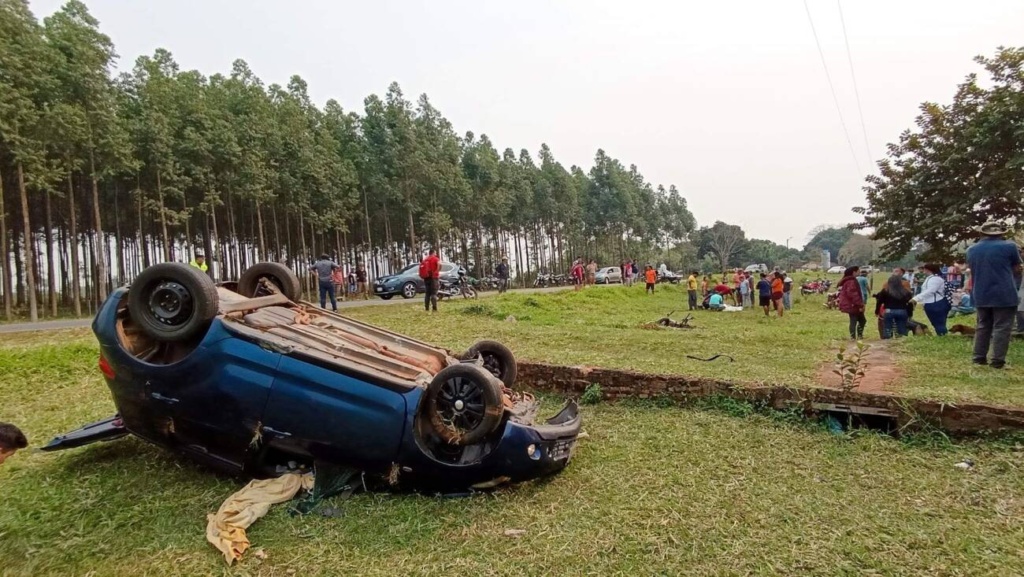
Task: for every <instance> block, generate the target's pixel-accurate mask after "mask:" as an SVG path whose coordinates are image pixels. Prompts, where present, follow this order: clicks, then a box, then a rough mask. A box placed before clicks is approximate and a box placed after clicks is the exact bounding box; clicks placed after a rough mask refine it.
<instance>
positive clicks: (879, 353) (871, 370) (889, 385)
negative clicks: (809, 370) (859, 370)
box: [816, 341, 903, 395]
mask: <svg viewBox="0 0 1024 577" xmlns="http://www.w3.org/2000/svg"><path fill="white" fill-rule="evenodd" d="M870 347H871V348H869V349H868V350H867V352H865V353H864V363H865V365H866V366H865V369H864V378H863V379H861V381H860V383H859V384H858V386H857V388H856V389H855V390H856V391H858V392H861V393H878V394H883V395H884V394H891V393H894V392H897V391H898V390H899V385H898V382H897V381H898V380H899V378H900V377H901V376H903V374H902V372H901V371H900V369H899V367H898V366H896V357H895V355H893V353H892V350H891V349H890V348H889V343H888V342H886V341H877V342H873V343H870ZM847 350H848V351H849V350H850V349H847ZM837 352H838V349H837ZM835 369H836V366H835V361H829V362H827V363H824V364H822V365H821V366H820V367H818V374H817V379H816V381H817V383H818V384H819V385H821V386H823V387H828V388H830V389H839V388H841V387H840V383H841V382H842V381H841V379H840V378H839V375H837V374H835V373H834V372H833V371H835Z"/></svg>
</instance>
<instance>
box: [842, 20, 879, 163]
mask: <svg viewBox="0 0 1024 577" xmlns="http://www.w3.org/2000/svg"><path fill="white" fill-rule="evenodd" d="M836 4H837V5H839V22H841V23H842V25H843V40H844V41H845V42H846V60H847V62H849V63H850V77H851V78H853V93H854V94H855V95H856V96H857V114H859V115H860V130H861V132H863V133H864V148H865V149H866V150H867V151H868V161H869V162H870V161H871V159H873V158H874V156H873V155H872V154H871V145H869V144H868V129H867V126H866V125H865V124H864V109H863V108H861V106H860V89H859V88H857V75H856V74H855V73H854V72H853V55H852V54H851V53H850V37H849V36H847V35H846V19H845V18H843V0H836Z"/></svg>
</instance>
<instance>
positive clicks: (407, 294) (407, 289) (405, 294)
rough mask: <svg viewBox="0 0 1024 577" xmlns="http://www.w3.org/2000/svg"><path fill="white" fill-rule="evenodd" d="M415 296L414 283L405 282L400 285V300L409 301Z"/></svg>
mask: <svg viewBox="0 0 1024 577" xmlns="http://www.w3.org/2000/svg"><path fill="white" fill-rule="evenodd" d="M415 296H416V283H414V282H407V283H405V284H404V285H402V298H404V299H411V298H413V297H415Z"/></svg>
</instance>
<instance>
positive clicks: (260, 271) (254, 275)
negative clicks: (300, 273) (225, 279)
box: [238, 262, 302, 302]
mask: <svg viewBox="0 0 1024 577" xmlns="http://www.w3.org/2000/svg"><path fill="white" fill-rule="evenodd" d="M261 279H267V280H268V281H270V282H271V283H273V285H274V286H276V287H277V290H279V291H281V294H283V295H284V296H286V297H288V300H291V301H296V302H297V301H298V300H299V299H300V298H302V287H300V286H299V277H297V276H295V273H294V272H292V269H290V268H288V267H286V266H284V265H283V264H281V263H276V262H258V263H256V264H254V265H252V266H251V267H249V268H247V269H245V271H244V272H243V273H242V276H241V278H239V279H238V294H240V295H242V296H246V297H249V298H253V297H257V296H260V291H261V287H260V280H261Z"/></svg>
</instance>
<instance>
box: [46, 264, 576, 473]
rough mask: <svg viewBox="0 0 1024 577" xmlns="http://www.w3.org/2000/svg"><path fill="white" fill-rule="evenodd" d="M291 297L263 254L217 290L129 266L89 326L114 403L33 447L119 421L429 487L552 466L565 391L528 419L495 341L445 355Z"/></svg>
mask: <svg viewBox="0 0 1024 577" xmlns="http://www.w3.org/2000/svg"><path fill="white" fill-rule="evenodd" d="M298 296H299V281H298V278H296V277H295V275H294V274H292V273H291V271H289V270H288V269H287V268H285V267H284V266H282V265H279V264H276V263H261V264H258V265H255V266H253V267H252V268H250V269H248V270H246V271H245V273H244V274H243V275H242V277H241V278H240V279H239V281H238V282H237V283H224V284H222V285H219V286H217V285H214V283H213V282H212V281H211V280H210V278H209V277H208V276H206V275H205V274H203V273H201V272H200V271H199V270H198V269H195V268H192V267H188V266H186V265H184V264H180V263H165V264H158V265H154V266H151V267H149V268H147V269H145V270H144V271H143V272H142V273H141V274H140V275H139V276H138V278H137V279H136V280H135V282H133V283H132V285H131V287H129V288H120V289H118V290H116V291H114V292H113V294H111V295H110V297H109V298H108V299H107V300H106V302H105V303H104V304H103V305H102V306H101V308H100V309H99V311H98V314H97V315H96V318H95V320H94V321H93V325H92V328H93V332H94V333H95V334H96V338H97V339H98V341H99V344H100V356H99V368H100V370H101V371H102V373H103V376H104V378H105V379H106V383H107V385H108V386H109V387H110V391H111V393H112V397H113V401H114V406H115V407H116V409H117V414H116V415H115V416H113V417H111V418H109V419H105V420H103V421H99V422H97V423H92V424H90V425H86V426H85V427H82V428H81V429H78V430H76V431H73V432H71V433H68V434H66V435H62V436H59V437H57V438H55V439H53V441H51V442H50V444H49V445H48V446H46V447H45V450H51V451H52V450H59V449H67V448H72V447H78V446H82V445H85V444H88V443H92V442H95V441H101V440H112V439H115V438H118V437H122V436H125V435H126V434H129V433H130V434H133V435H135V436H137V437H139V438H141V439H144V440H146V441H149V442H151V443H154V444H156V445H159V446H161V447H165V448H168V449H173V450H175V451H180V452H181V453H184V454H186V455H187V456H189V457H191V458H193V459H195V460H197V461H200V462H202V463H205V464H207V465H210V466H212V467H215V468H217V469H221V470H225V471H228V472H231V473H236V474H242V475H245V476H251V477H266V476H273V475H274V474H275V471H278V470H279V466H280V465H282V464H285V463H288V462H297V463H300V464H303V465H308V466H310V467H313V468H314V469H316V468H317V467H318V465H320V464H325V465H330V466H332V467H336V466H344V467H348V468H353V469H358V470H361V471H363V472H365V473H366V474H367V476H368V478H371V479H378V480H381V482H384V481H383V480H384V479H387V482H388V483H389V484H390V485H391V486H394V487H396V488H404V487H410V488H417V489H420V488H425V489H437V490H443V491H449V490H458V489H465V488H469V487H474V486H480V484H484V486H492V485H494V484H496V483H500V482H505V481H512V482H515V481H522V480H526V479H531V478H535V477H540V476H544V475H549V474H553V473H556V472H558V471H560V470H562V469H563V468H564V467H565V466H566V465H567V464H568V462H569V458H570V456H571V454H572V450H573V447H574V445H575V442H576V437H577V435H578V434H579V431H580V416H579V414H578V409H577V406H576V403H575V402H572V401H570V402H568V403H566V405H565V406H564V407H563V408H562V409H561V411H559V412H558V414H557V415H556V416H555V417H553V418H552V419H549V420H547V421H543V422H540V423H535V422H534V418H535V415H536V412H537V404H536V403H535V402H534V400H533V398H532V397H531V396H530V395H529V394H528V393H523V392H520V391H517V390H516V389H515V388H514V387H515V379H516V372H517V367H516V361H515V358H514V356H513V355H512V353H511V351H509V350H508V349H507V348H506V347H504V346H502V345H501V344H499V343H495V342H492V341H481V342H479V343H477V344H476V345H474V346H473V347H471V348H470V349H469V350H468V351H466V352H465V353H462V354H460V355H454V354H452V353H451V352H449V351H446V350H444V349H441V348H438V347H434V346H431V345H428V344H426V343H423V342H420V341H417V340H415V339H412V338H409V337H406V336H403V335H399V334H396V333H393V332H390V331H387V330H384V329H380V328H377V327H374V326H371V325H367V324H364V323H361V322H358V321H354V320H351V319H348V318H345V317H342V316H340V315H338V314H334V313H330V312H326V311H324V310H322V309H318V308H316V307H315V306H314V305H312V304H310V303H300V302H297V301H298Z"/></svg>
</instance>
